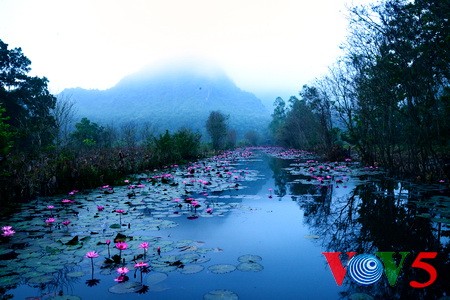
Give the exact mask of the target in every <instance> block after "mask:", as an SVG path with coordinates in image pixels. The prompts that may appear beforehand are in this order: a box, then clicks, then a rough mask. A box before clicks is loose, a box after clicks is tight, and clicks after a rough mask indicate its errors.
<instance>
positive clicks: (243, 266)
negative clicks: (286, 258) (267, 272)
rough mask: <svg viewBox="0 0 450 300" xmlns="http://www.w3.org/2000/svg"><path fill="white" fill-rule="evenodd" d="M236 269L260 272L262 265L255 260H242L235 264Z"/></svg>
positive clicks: (262, 268)
mask: <svg viewBox="0 0 450 300" xmlns="http://www.w3.org/2000/svg"><path fill="white" fill-rule="evenodd" d="M237 269H238V270H239V271H242V272H260V271H262V270H264V267H263V266H262V265H260V264H259V263H257V262H243V263H240V264H239V265H238V266H237Z"/></svg>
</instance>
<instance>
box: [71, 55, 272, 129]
mask: <svg viewBox="0 0 450 300" xmlns="http://www.w3.org/2000/svg"><path fill="white" fill-rule="evenodd" d="M62 94H64V95H68V96H70V97H71V99H72V100H73V101H74V102H75V107H76V110H77V114H78V117H79V118H81V117H87V118H89V119H90V120H92V121H95V122H99V123H102V124H111V123H112V124H114V125H120V123H127V122H130V121H133V122H135V123H137V124H139V123H146V122H148V123H151V124H152V125H153V127H155V128H156V129H157V131H159V132H162V131H164V130H165V129H169V130H172V131H173V130H177V129H179V128H182V127H188V128H191V129H193V130H200V131H203V130H204V127H205V122H206V119H207V117H208V115H209V113H210V111H213V110H220V111H222V112H223V113H225V114H228V115H230V119H229V126H230V128H233V129H236V130H237V131H238V133H240V134H242V133H244V132H245V131H248V130H257V131H263V130H265V129H266V128H267V124H268V122H269V118H270V113H269V112H268V110H267V109H266V108H265V106H264V105H263V104H262V102H261V100H260V99H258V98H257V97H256V96H255V95H253V94H251V93H249V92H246V91H243V90H241V89H240V88H238V87H237V86H236V85H235V84H234V82H233V81H232V80H231V79H230V78H229V77H228V76H227V75H226V74H225V72H223V70H221V69H220V68H218V67H217V66H214V65H210V64H203V63H193V62H184V63H178V64H172V65H165V66H158V67H157V68H144V69H142V70H141V71H139V72H137V73H135V74H131V75H129V76H126V77H124V78H123V79H122V80H121V81H119V82H118V83H117V84H116V85H115V86H114V87H112V88H110V89H108V90H104V91H100V90H85V89H82V88H71V89H65V90H64V91H63V92H62Z"/></svg>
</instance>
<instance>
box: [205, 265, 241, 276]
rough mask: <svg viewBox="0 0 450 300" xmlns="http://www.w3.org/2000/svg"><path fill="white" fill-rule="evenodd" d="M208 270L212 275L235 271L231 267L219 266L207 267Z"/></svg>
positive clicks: (234, 268) (233, 267)
mask: <svg viewBox="0 0 450 300" xmlns="http://www.w3.org/2000/svg"><path fill="white" fill-rule="evenodd" d="M208 270H209V271H210V272H211V273H214V274H225V273H230V272H233V271H234V270H236V267H235V266H233V265H227V264H219V265H212V266H209V267H208Z"/></svg>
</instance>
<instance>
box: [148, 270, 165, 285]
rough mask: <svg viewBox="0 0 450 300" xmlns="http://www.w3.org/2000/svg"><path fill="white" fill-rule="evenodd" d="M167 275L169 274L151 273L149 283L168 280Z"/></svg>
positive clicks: (153, 283) (154, 283)
mask: <svg viewBox="0 0 450 300" xmlns="http://www.w3.org/2000/svg"><path fill="white" fill-rule="evenodd" d="M167 277H168V276H167V274H165V273H156V272H153V273H150V274H149V275H148V276H147V284H148V285H150V286H152V285H156V284H158V283H160V282H162V281H164V280H166V279H167Z"/></svg>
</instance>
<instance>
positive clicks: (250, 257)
mask: <svg viewBox="0 0 450 300" xmlns="http://www.w3.org/2000/svg"><path fill="white" fill-rule="evenodd" d="M261 260H262V257H261V256H258V255H253V254H246V255H242V256H239V257H238V261H240V262H250V263H252V262H258V261H261Z"/></svg>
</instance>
